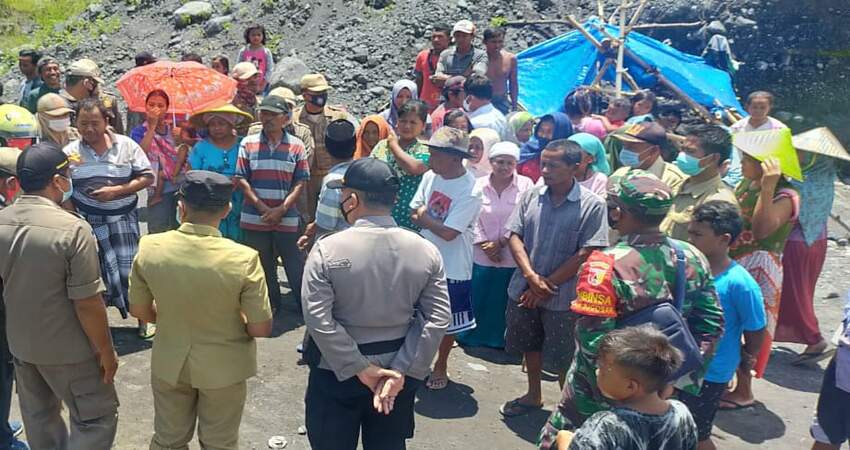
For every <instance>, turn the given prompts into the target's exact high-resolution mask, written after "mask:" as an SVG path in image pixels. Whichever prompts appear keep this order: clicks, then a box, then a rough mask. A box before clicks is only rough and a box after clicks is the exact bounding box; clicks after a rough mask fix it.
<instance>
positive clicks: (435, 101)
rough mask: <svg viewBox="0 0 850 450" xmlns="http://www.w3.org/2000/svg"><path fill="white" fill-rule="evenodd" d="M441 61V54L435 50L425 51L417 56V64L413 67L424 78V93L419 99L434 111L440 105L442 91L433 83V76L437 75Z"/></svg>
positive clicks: (421, 93)
mask: <svg viewBox="0 0 850 450" xmlns="http://www.w3.org/2000/svg"><path fill="white" fill-rule="evenodd" d="M439 60H440V54H439V53H437V52H435V51H434V49H425V50H422V51H421V52H419V54H418V55H416V64H415V65H414V66H413V71H414V72H415V73H417V74H418V75H420V76H421V77H422V92H420V93H419V99H420V100H422V101H424V102H425V103H427V104H428V106H430V107H431V109H432V110H433V109H434V108H436V107H437V105H439V104H440V94H441V92H442V90H441V89H440V88H439V87H438V86H437V85H435V84H434V83H433V82H431V75H434V74H435V73H437V63H438V62H439Z"/></svg>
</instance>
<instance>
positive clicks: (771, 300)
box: [738, 250, 782, 378]
mask: <svg viewBox="0 0 850 450" xmlns="http://www.w3.org/2000/svg"><path fill="white" fill-rule="evenodd" d="M738 264H740V265H741V266H743V267H744V268H745V269H747V271H748V272H750V275H752V276H753V278H755V280H756V283H758V285H759V287H760V288H761V295H762V297H764V312H765V316H766V317H767V336H765V339H764V342H763V343H762V346H761V351H759V355H758V358H757V360H756V365H755V367H754V368H753V369H754V370H755V372H756V378H761V377H762V376H763V375H764V370H765V368H767V361H768V360H769V359H770V350H771V348H772V347H773V335H774V331H775V330H776V322H777V319H778V317H779V302H780V298H781V294H782V255H779V254H775V253H771V252H768V251H765V250H756V251H755V252H753V253H749V254H746V255H743V256H739V257H738Z"/></svg>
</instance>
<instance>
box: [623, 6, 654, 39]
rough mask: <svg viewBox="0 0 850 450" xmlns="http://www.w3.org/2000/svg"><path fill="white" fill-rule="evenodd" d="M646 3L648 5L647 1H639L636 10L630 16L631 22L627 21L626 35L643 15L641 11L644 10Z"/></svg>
mask: <svg viewBox="0 0 850 450" xmlns="http://www.w3.org/2000/svg"><path fill="white" fill-rule="evenodd" d="M647 3H649V0H640V4H639V5H638V8H637V10H636V11H635V13H634V15H632V20H630V21H629V29H628V30H626V34H629V31H631V30H632V27H633V26H634V25H635V24H636V23H637V21H638V19H640V16H641V15H642V14H643V10H644V8H646V5H647Z"/></svg>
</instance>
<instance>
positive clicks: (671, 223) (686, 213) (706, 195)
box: [661, 175, 738, 241]
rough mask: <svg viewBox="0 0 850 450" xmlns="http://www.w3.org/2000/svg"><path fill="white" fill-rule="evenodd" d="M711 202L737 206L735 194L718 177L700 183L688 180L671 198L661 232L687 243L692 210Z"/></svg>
mask: <svg viewBox="0 0 850 450" xmlns="http://www.w3.org/2000/svg"><path fill="white" fill-rule="evenodd" d="M711 200H722V201H724V202H729V203H732V204H733V205H735V206H738V199H737V198H736V197H735V193H734V192H732V189H729V187H728V186H726V183H724V182H723V181H722V180H721V179H720V175H715V176H714V177H712V178H710V179H708V180H705V181H703V182H702V183H692V182H691V180H690V179H688V180H687V181H685V184H684V185H683V186H682V190H681V191H679V195H677V196H676V197H674V198H673V206H672V207H671V208H670V212H669V213H667V217H665V218H664V221H663V222H661V232H662V233H664V234H666V235H668V236H670V237H672V238H673V239H678V240H680V241H687V240H688V224H689V223H691V220H693V213H694V210H695V209H696V208H697V207H698V206H700V205H702V204H703V203H705V202H707V201H711Z"/></svg>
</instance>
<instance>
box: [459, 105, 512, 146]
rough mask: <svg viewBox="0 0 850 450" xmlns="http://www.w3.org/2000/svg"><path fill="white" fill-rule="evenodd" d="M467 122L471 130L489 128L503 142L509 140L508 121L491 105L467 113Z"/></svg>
mask: <svg viewBox="0 0 850 450" xmlns="http://www.w3.org/2000/svg"><path fill="white" fill-rule="evenodd" d="M469 122H470V123H471V124H472V128H476V129H477V128H489V129H491V130H493V131H495V132H496V133H499V137H500V138H501V139H502V140H503V141H507V140H508V139H509V138H510V132H509V131H508V128H509V127H508V120H507V119H506V118H505V115H504V114H502V112H501V111H499V110H498V109H496V107H495V106H493V104H492V103H488V104H486V105H484V106H482V107H480V108H478V109H476V110H475V111H472V112H471V113H469Z"/></svg>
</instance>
